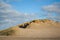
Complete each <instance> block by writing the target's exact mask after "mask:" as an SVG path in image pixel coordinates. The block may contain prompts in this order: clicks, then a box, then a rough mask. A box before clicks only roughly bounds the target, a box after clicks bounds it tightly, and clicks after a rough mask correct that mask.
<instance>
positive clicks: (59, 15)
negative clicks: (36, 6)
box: [43, 3, 60, 21]
mask: <svg viewBox="0 0 60 40" xmlns="http://www.w3.org/2000/svg"><path fill="white" fill-rule="evenodd" d="M43 10H44V11H46V12H48V13H47V16H48V18H49V19H53V20H56V21H60V3H54V4H51V5H46V6H43Z"/></svg>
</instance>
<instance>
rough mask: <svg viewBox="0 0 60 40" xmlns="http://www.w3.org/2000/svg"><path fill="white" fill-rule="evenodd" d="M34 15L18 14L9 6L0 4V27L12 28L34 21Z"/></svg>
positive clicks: (3, 3)
mask: <svg viewBox="0 0 60 40" xmlns="http://www.w3.org/2000/svg"><path fill="white" fill-rule="evenodd" d="M35 18H36V15H35V14H28V13H20V12H18V11H16V10H15V9H13V8H12V6H11V5H10V4H7V3H5V2H3V1H2V2H0V27H2V26H4V27H5V26H8V27H9V26H12V25H14V24H18V23H23V22H26V21H29V20H32V19H35ZM0 29H1V28H0Z"/></svg>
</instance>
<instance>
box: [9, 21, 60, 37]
mask: <svg viewBox="0 0 60 40" xmlns="http://www.w3.org/2000/svg"><path fill="white" fill-rule="evenodd" d="M12 29H13V30H14V31H15V33H14V34H13V35H10V36H20V37H33V38H60V23H58V22H54V21H50V20H47V21H44V22H41V21H39V20H37V21H35V22H31V23H30V24H29V25H28V26H27V28H19V25H17V26H15V27H12Z"/></svg>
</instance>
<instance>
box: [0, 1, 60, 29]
mask: <svg viewBox="0 0 60 40" xmlns="http://www.w3.org/2000/svg"><path fill="white" fill-rule="evenodd" d="M34 19H50V20H55V21H59V22H60V0H0V30H1V29H6V28H9V27H11V26H14V25H17V24H21V23H24V22H27V21H31V20H34Z"/></svg>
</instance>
